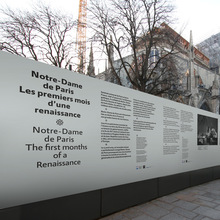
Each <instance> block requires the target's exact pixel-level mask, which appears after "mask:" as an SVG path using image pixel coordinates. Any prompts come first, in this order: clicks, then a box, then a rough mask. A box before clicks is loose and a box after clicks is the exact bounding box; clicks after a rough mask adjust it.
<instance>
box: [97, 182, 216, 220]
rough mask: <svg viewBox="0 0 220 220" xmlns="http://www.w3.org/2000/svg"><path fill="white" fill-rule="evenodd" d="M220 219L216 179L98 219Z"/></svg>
mask: <svg viewBox="0 0 220 220" xmlns="http://www.w3.org/2000/svg"><path fill="white" fill-rule="evenodd" d="M154 219H160V220H188V219H194V220H210V219H217V220H220V180H215V181H212V182H209V183H205V184H202V185H199V186H195V187H191V188H187V189H185V190H182V191H179V192H176V193H173V194H170V195H168V196H164V197H161V198H158V199H156V200H153V201H151V202H148V203H145V204H142V205H139V206H135V207H132V208H129V209H126V210H124V211H121V212H118V213H115V214H113V215H110V216H107V217H105V218H101V219H100V220H154Z"/></svg>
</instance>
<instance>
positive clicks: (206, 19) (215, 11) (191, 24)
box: [0, 0, 220, 44]
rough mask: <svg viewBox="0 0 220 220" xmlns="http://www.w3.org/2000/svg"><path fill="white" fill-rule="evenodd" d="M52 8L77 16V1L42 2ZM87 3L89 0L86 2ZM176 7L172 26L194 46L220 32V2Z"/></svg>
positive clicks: (15, 2)
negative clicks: (191, 40) (191, 38)
mask: <svg viewBox="0 0 220 220" xmlns="http://www.w3.org/2000/svg"><path fill="white" fill-rule="evenodd" d="M33 1H35V2H36V1H38V0H0V7H2V6H5V5H6V4H7V5H9V6H10V7H13V8H28V7H30V6H31V3H32V2H33ZM43 1H44V2H46V3H50V4H51V5H52V6H53V7H55V8H59V9H60V10H62V11H64V12H66V13H69V14H73V16H74V18H77V16H78V7H79V0H43ZM87 1H89V0H87ZM171 1H172V2H173V3H174V5H176V14H175V16H176V17H177V18H178V19H179V21H178V23H176V24H174V25H173V26H172V28H174V29H175V30H176V31H177V32H180V31H181V30H183V29H184V31H183V33H182V36H183V37H184V38H185V39H186V40H189V36H190V30H192V32H193V41H194V44H197V43H199V42H201V41H203V40H205V39H206V38H208V37H210V36H212V35H213V34H216V33H218V32H220V22H219V21H220V0H171Z"/></svg>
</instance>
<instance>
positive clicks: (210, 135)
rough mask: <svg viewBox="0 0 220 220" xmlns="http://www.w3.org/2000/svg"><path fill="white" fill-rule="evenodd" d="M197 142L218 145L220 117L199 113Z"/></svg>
mask: <svg viewBox="0 0 220 220" xmlns="http://www.w3.org/2000/svg"><path fill="white" fill-rule="evenodd" d="M197 126H198V127H197V131H198V133H197V144H198V145H218V119H217V118H211V117H207V116H205V115H198V123H197Z"/></svg>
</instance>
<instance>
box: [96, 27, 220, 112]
mask: <svg viewBox="0 0 220 220" xmlns="http://www.w3.org/2000/svg"><path fill="white" fill-rule="evenodd" d="M163 25H164V28H168V29H169V30H170V31H171V33H173V34H174V35H178V34H177V33H176V32H175V31H174V30H173V29H172V28H170V27H169V26H168V25H166V24H163ZM178 47H179V52H178V53H177V54H175V55H173V56H175V62H176V65H177V70H178V74H179V75H180V82H179V84H180V86H179V87H178V89H180V90H181V91H180V93H179V95H178V97H176V99H175V101H177V102H181V103H183V104H187V105H191V106H193V107H196V108H200V109H204V110H207V111H211V112H214V113H217V114H219V95H220V93H219V91H220V90H219V88H220V86H219V80H220V74H219V71H216V68H215V69H213V68H212V66H210V59H209V58H208V57H207V56H206V55H205V54H204V53H202V52H201V51H200V50H199V49H198V48H197V47H195V46H194V45H193V38H192V32H191V33H190V40H189V41H187V40H185V39H184V38H183V37H182V36H179V39H178ZM112 53H114V52H113V49H112ZM112 57H113V54H112ZM123 59H124V60H126V62H128V63H132V56H131V55H129V56H126V57H124V58H123ZM120 66H121V61H120V60H114V67H115V68H116V69H120V68H121V67H120ZM119 74H120V75H119V76H120V79H121V82H122V85H123V86H125V87H132V86H131V84H130V82H129V80H128V77H127V75H126V73H125V71H124V70H123V68H121V69H120V72H119ZM97 78H99V79H102V80H106V81H109V82H113V83H115V80H114V76H113V75H112V73H111V68H106V70H105V71H104V72H103V73H100V74H99V75H97ZM163 97H164V98H169V97H167V96H163Z"/></svg>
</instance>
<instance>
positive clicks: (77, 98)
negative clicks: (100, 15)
mask: <svg viewBox="0 0 220 220" xmlns="http://www.w3.org/2000/svg"><path fill="white" fill-rule="evenodd" d="M0 62H1V65H0V74H1V80H0V97H1V99H0V100H1V108H0V117H1V125H0V126H1V131H0V140H1V143H0V176H1V178H0V208H6V207H10V206H16V205H20V204H26V203H30V202H35V201H41V200H45V199H51V198H56V197H61V196H66V195H72V194H76V193H81V192H86V191H90V190H96V189H101V188H106V187H110V186H116V185H120V184H126V183H130V182H136V181H141V180H146V179H151V178H156V177H161V176H166V175H171V174H176V173H180V172H185V171H190V170H196V169H200V168H204V167H211V166H215V165H219V156H220V147H219V116H218V115H215V114H212V113H209V112H205V111H202V110H199V109H195V108H192V107H189V106H186V105H182V104H179V103H176V102H172V101H169V100H165V99H162V98H159V97H155V96H151V95H148V94H145V93H141V92H138V91H134V90H131V89H128V88H124V87H121V86H117V85H114V84H111V83H107V82H103V81H100V80H97V79H93V78H90V77H88V76H85V75H80V74H77V73H73V72H70V71H68V70H63V69H59V68H56V67H52V66H49V65H45V64H42V63H39V62H35V61H32V60H27V59H24V58H21V57H18V56H14V55H10V54H8V53H4V52H0Z"/></svg>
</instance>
